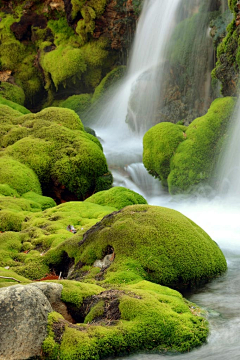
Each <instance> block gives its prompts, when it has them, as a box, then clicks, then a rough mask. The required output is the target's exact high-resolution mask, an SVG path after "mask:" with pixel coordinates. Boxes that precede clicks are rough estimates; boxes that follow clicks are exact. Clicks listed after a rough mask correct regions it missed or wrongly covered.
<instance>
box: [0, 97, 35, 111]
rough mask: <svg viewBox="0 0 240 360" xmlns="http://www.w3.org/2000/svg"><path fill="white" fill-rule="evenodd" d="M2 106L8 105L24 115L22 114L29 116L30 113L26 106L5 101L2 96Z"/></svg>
mask: <svg viewBox="0 0 240 360" xmlns="http://www.w3.org/2000/svg"><path fill="white" fill-rule="evenodd" d="M0 105H7V106H9V107H10V108H12V109H14V110H16V111H18V112H20V113H22V114H29V113H30V111H29V110H28V109H26V108H25V107H24V106H21V105H19V104H16V103H15V102H13V101H10V100H7V99H5V98H4V97H2V96H1V95H0Z"/></svg>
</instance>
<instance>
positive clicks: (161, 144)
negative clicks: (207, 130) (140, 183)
mask: <svg viewBox="0 0 240 360" xmlns="http://www.w3.org/2000/svg"><path fill="white" fill-rule="evenodd" d="M185 130H186V128H185V127H184V126H181V125H175V124H172V123H160V124H158V125H156V126H154V127H152V128H151V129H150V130H148V131H147V133H146V134H145V135H144V138H143V163H144V166H145V167H146V169H147V170H148V172H149V173H150V174H151V175H153V176H155V177H158V178H159V179H160V180H161V181H162V183H163V184H166V182H167V177H168V175H169V173H170V160H171V158H172V156H173V155H174V153H175V151H176V149H177V147H178V145H179V144H180V143H181V142H182V141H184V140H185V137H186V134H185Z"/></svg>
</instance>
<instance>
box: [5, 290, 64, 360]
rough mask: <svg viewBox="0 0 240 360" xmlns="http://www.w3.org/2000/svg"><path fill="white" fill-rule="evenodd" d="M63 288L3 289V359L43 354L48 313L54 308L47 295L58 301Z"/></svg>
mask: <svg viewBox="0 0 240 360" xmlns="http://www.w3.org/2000/svg"><path fill="white" fill-rule="evenodd" d="M55 285H56V286H55ZM53 290H54V291H53ZM61 290H62V286H61V285H58V284H42V285H41V284H35V285H31V284H30V285H26V286H23V285H15V286H10V287H7V288H2V289H0V360H6V359H7V360H20V359H28V358H30V357H34V356H38V355H40V354H41V346H42V342H43V340H44V339H45V337H46V336H47V320H48V314H49V313H50V312H51V311H53V309H52V306H51V304H50V302H49V301H48V298H49V300H50V301H52V302H53V303H54V302H56V300H57V299H59V297H60V294H61ZM45 295H46V296H45Z"/></svg>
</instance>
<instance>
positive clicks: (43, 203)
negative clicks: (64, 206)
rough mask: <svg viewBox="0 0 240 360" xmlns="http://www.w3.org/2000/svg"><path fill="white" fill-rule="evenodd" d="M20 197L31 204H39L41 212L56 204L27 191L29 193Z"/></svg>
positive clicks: (51, 200)
mask: <svg viewBox="0 0 240 360" xmlns="http://www.w3.org/2000/svg"><path fill="white" fill-rule="evenodd" d="M0 189H1V186H0ZM0 191H1V190H0ZM22 197H23V198H24V199H27V200H32V201H33V202H35V203H37V204H39V205H40V206H41V210H46V209H49V208H52V207H54V206H56V203H55V201H54V200H53V199H52V198H50V197H47V196H42V195H39V194H36V193H35V192H33V191H29V192H27V193H25V194H23V195H22Z"/></svg>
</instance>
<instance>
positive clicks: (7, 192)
mask: <svg viewBox="0 0 240 360" xmlns="http://www.w3.org/2000/svg"><path fill="white" fill-rule="evenodd" d="M0 194H1V195H3V196H12V197H15V198H18V197H19V196H20V195H19V194H18V192H17V191H16V190H14V189H12V188H11V186H9V185H7V184H0Z"/></svg>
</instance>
